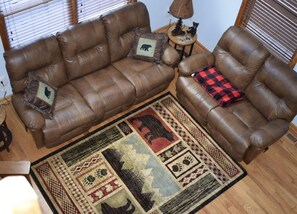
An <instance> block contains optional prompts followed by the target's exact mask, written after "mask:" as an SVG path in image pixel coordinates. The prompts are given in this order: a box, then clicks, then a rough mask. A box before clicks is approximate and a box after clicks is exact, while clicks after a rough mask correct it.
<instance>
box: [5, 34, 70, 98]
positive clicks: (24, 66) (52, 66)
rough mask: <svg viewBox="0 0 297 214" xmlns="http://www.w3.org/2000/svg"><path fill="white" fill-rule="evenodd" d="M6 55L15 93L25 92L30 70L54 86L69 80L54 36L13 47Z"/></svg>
mask: <svg viewBox="0 0 297 214" xmlns="http://www.w3.org/2000/svg"><path fill="white" fill-rule="evenodd" d="M4 57H5V61H6V68H7V72H8V75H9V79H10V83H11V87H12V90H13V93H20V92H21V93H23V92H25V89H26V87H27V85H26V81H27V78H28V73H29V72H35V73H36V75H38V76H40V77H42V79H43V80H45V81H46V82H48V83H49V84H51V85H53V86H54V87H60V86H61V85H64V84H65V83H67V82H68V77H67V74H66V68H65V64H64V61H63V57H62V53H61V50H60V47H59V43H58V41H57V39H56V38H55V37H54V36H51V37H48V38H43V39H40V40H38V41H36V42H34V43H32V44H29V45H27V46H24V47H20V48H18V49H11V50H9V51H7V52H5V53H4Z"/></svg>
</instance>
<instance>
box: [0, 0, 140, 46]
mask: <svg viewBox="0 0 297 214" xmlns="http://www.w3.org/2000/svg"><path fill="white" fill-rule="evenodd" d="M129 2H135V1H129V0H0V19H1V22H2V23H3V24H2V26H0V32H1V37H2V41H3V45H4V47H5V49H6V50H7V49H10V48H13V47H16V46H17V45H24V44H27V43H29V42H32V41H34V40H36V39H38V38H40V37H42V36H48V35H50V34H56V33H57V32H59V31H62V30H64V29H66V28H67V27H68V26H69V25H71V24H75V23H77V22H81V21H85V20H87V19H91V18H94V17H99V16H100V15H101V14H103V13H105V12H107V11H109V10H112V9H115V8H117V7H120V6H123V5H125V4H128V3H129Z"/></svg>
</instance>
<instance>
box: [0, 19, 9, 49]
mask: <svg viewBox="0 0 297 214" xmlns="http://www.w3.org/2000/svg"><path fill="white" fill-rule="evenodd" d="M0 35H1V40H2V44H3V48H4V50H5V51H7V50H9V49H10V45H9V40H8V36H7V28H6V24H5V20H4V16H3V15H0Z"/></svg>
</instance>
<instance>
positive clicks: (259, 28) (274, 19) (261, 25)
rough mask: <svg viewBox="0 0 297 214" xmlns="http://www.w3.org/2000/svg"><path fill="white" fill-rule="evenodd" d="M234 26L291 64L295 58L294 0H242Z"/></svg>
mask: <svg viewBox="0 0 297 214" xmlns="http://www.w3.org/2000/svg"><path fill="white" fill-rule="evenodd" d="M240 14H241V15H239V18H238V20H237V22H236V24H237V25H239V26H240V27H243V28H245V29H247V30H248V31H249V32H251V33H252V34H254V35H255V36H257V37H258V38H259V39H260V40H262V42H263V43H264V45H265V46H266V47H267V48H268V49H269V50H270V51H271V52H272V53H274V54H275V55H277V56H279V58H281V59H282V60H283V61H284V62H286V63H288V64H290V65H291V66H292V67H293V66H294V65H295V64H296V61H297V55H296V54H297V33H296V32H297V1H296V0H244V1H243V6H242V9H241V12H240Z"/></svg>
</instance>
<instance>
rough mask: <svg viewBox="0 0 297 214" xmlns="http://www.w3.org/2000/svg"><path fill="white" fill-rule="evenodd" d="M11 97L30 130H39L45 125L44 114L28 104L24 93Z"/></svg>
mask: <svg viewBox="0 0 297 214" xmlns="http://www.w3.org/2000/svg"><path fill="white" fill-rule="evenodd" d="M11 99H12V103H13V106H14V108H15V110H16V112H17V113H18V115H19V117H20V118H21V120H22V121H23V123H24V124H25V126H26V127H27V128H29V129H30V130H39V129H42V128H43V127H44V125H45V119H44V116H43V115H42V114H41V113H40V112H38V111H36V110H35V109H33V108H31V107H29V106H27V105H26V104H25V103H24V102H23V100H24V99H23V95H22V94H14V95H13V96H12V98H11Z"/></svg>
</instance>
